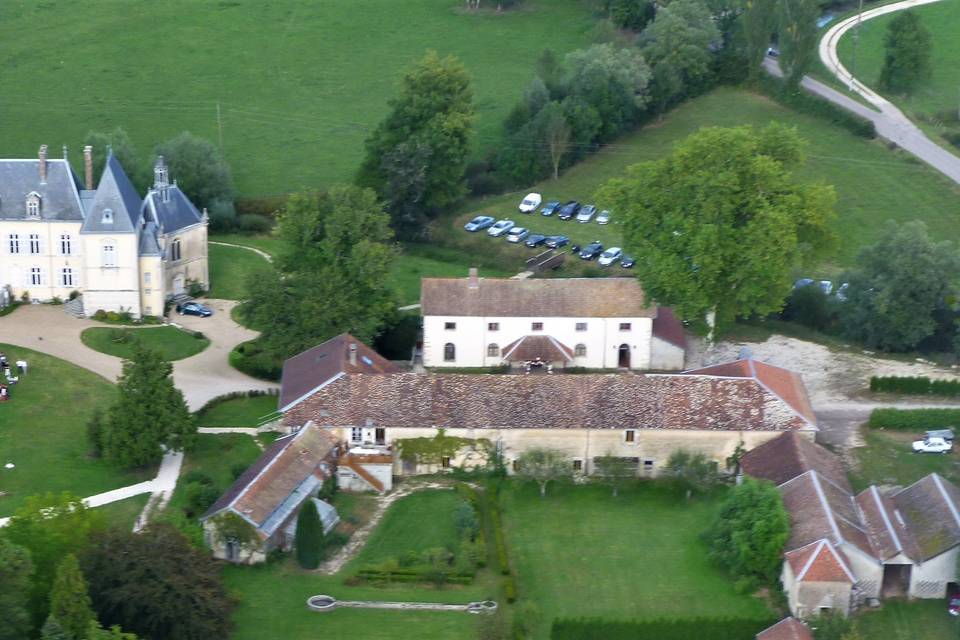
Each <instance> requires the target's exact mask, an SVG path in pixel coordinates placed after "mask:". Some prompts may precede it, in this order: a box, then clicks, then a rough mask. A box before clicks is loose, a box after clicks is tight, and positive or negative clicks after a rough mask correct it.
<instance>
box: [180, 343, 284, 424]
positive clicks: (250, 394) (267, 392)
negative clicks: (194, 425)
mask: <svg viewBox="0 0 960 640" xmlns="http://www.w3.org/2000/svg"><path fill="white" fill-rule="evenodd" d="M197 333H199V331H198V332H197ZM279 393H280V391H279V390H277V389H251V390H250V391H231V392H230V393H222V394H220V395H219V396H216V397H215V398H211V399H210V400H208V401H207V403H206V404H205V405H203V406H202V407H200V408H199V409H197V410H196V411H194V413H195V414H196V415H197V417H200V416H202V415H203V414H205V413H207V412H208V411H210V410H211V409H213V408H214V407H215V406H217V405H219V404H223V403H224V402H227V401H228V400H236V399H237V398H255V397H257V396H275V395H278V394H279Z"/></svg>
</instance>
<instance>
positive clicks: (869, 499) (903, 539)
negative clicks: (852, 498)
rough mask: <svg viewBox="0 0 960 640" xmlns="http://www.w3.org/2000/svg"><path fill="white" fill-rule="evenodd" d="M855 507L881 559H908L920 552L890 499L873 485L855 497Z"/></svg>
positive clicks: (915, 556) (918, 554) (917, 555)
mask: <svg viewBox="0 0 960 640" xmlns="http://www.w3.org/2000/svg"><path fill="white" fill-rule="evenodd" d="M856 500H857V505H858V506H859V507H860V514H861V515H862V516H863V522H864V523H865V524H866V525H867V531H868V532H869V533H870V539H871V541H872V542H873V548H874V549H876V550H877V555H878V557H879V558H880V559H881V560H884V561H886V560H889V559H890V558H893V557H894V556H896V555H897V554H899V553H903V554H905V555H906V556H907V557H908V558H919V557H920V550H919V548H918V547H917V543H916V541H914V539H913V533H912V532H911V531H910V530H909V529H908V528H907V527H906V524H905V522H903V521H901V520H900V519H899V518H897V517H896V514H895V513H894V511H895V509H896V507H895V506H894V504H893V501H892V500H891V499H890V497H889V496H885V495H883V494H881V493H880V491H879V489H877V487H876V486H873V485H871V486H870V487H869V488H868V489H866V490H865V491H862V492H861V493H860V495H858V496H857V498H856Z"/></svg>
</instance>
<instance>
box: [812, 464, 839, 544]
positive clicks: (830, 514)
mask: <svg viewBox="0 0 960 640" xmlns="http://www.w3.org/2000/svg"><path fill="white" fill-rule="evenodd" d="M809 473H810V477H811V478H812V480H813V488H814V490H815V491H816V492H817V498H819V500H820V506H821V507H822V508H823V510H824V512H825V513H826V514H827V520H829V521H830V528H831V529H833V534H834V535H835V536H837V541H839V542H846V540H844V538H843V536H842V535H841V534H840V527H838V526H837V521H836V519H835V518H834V517H833V509H831V508H830V502H829V501H828V500H827V496H826V494H825V493H824V492H823V487H821V486H820V477H819V476H820V474H819V473H817V471H816V469H811V470H810V472H809Z"/></svg>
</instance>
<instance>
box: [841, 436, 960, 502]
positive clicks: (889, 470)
mask: <svg viewBox="0 0 960 640" xmlns="http://www.w3.org/2000/svg"><path fill="white" fill-rule="evenodd" d="M863 437H864V440H865V441H866V444H867V446H865V447H858V448H856V449H854V450H853V454H854V455H855V456H856V460H857V468H856V469H855V470H854V471H853V472H852V473H851V474H850V482H851V483H852V484H853V487H854V489H856V490H857V491H861V490H862V489H865V488H866V487H868V486H869V485H871V484H877V485H884V484H889V485H900V486H904V487H905V486H907V485H910V484H913V483H914V482H916V481H917V480H919V479H920V478H922V477H924V476H925V475H927V474H930V473H934V472H936V473H939V474H940V475H942V476H943V477H944V478H946V479H947V480H950V481H951V482H960V454H958V453H957V452H956V451H954V452H953V453H947V454H932V453H929V454H926V453H925V454H921V453H914V452H913V450H912V449H911V448H910V443H911V442H913V441H914V440H918V439H921V438H922V437H923V434H922V433H919V432H918V433H909V432H903V431H879V430H875V429H868V428H866V427H864V428H863Z"/></svg>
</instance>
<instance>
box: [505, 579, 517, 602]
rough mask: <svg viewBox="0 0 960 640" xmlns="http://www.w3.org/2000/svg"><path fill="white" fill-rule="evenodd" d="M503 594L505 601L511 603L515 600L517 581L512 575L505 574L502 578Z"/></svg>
mask: <svg viewBox="0 0 960 640" xmlns="http://www.w3.org/2000/svg"><path fill="white" fill-rule="evenodd" d="M503 595H504V597H505V598H506V599H507V602H509V603H511V604H513V603H514V602H516V601H517V581H516V580H514V579H513V576H507V577H506V578H504V579H503Z"/></svg>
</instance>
